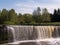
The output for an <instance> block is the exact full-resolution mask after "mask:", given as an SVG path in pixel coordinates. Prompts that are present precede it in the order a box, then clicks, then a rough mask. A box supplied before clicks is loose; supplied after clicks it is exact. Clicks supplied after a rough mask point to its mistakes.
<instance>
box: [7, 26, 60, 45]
mask: <svg viewBox="0 0 60 45" xmlns="http://www.w3.org/2000/svg"><path fill="white" fill-rule="evenodd" d="M7 31H8V34H9V35H10V34H11V35H13V36H12V37H13V43H10V44H20V43H22V44H20V45H26V44H28V45H29V44H30V43H31V45H33V44H34V45H35V44H36V45H55V44H58V43H59V42H60V38H59V37H60V26H24V25H19V26H17V25H8V26H7ZM10 38H11V36H10ZM10 38H8V40H11V39H10ZM54 41H55V42H54ZM57 42H58V43H57ZM59 45H60V44H59Z"/></svg>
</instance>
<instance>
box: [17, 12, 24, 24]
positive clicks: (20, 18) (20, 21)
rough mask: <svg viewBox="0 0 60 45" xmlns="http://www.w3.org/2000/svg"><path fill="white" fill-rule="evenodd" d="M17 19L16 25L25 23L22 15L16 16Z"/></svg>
mask: <svg viewBox="0 0 60 45" xmlns="http://www.w3.org/2000/svg"><path fill="white" fill-rule="evenodd" d="M17 19H18V24H23V23H25V21H24V15H22V14H21V13H19V14H18V17H17Z"/></svg>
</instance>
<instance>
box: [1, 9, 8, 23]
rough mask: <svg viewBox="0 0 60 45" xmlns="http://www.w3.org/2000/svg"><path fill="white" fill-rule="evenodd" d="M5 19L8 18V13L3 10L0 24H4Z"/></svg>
mask: <svg viewBox="0 0 60 45" xmlns="http://www.w3.org/2000/svg"><path fill="white" fill-rule="evenodd" d="M7 18H8V11H7V10H6V9H3V10H2V12H1V17H0V21H1V24H4V22H5V21H6V20H7Z"/></svg>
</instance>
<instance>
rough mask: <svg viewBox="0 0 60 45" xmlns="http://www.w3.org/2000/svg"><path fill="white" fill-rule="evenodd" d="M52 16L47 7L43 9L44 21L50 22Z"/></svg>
mask: <svg viewBox="0 0 60 45" xmlns="http://www.w3.org/2000/svg"><path fill="white" fill-rule="evenodd" d="M50 21H51V16H50V14H49V12H48V10H47V9H46V8H44V9H43V10H42V22H50Z"/></svg>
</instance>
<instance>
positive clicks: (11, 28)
mask: <svg viewBox="0 0 60 45" xmlns="http://www.w3.org/2000/svg"><path fill="white" fill-rule="evenodd" d="M7 29H8V33H9V30H11V32H12V35H13V41H16V37H15V30H14V28H13V27H8V26H7ZM8 40H9V38H8Z"/></svg>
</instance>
